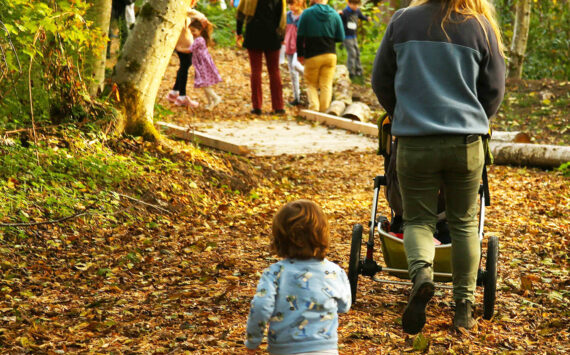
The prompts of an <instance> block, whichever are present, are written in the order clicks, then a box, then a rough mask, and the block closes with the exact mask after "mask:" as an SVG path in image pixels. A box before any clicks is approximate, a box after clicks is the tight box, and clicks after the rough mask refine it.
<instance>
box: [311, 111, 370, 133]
mask: <svg viewBox="0 0 570 355" xmlns="http://www.w3.org/2000/svg"><path fill="white" fill-rule="evenodd" d="M300 115H301V117H304V118H306V119H308V120H311V121H316V122H319V123H323V124H325V125H327V126H332V127H338V128H342V129H346V130H347V131H351V132H356V133H363V134H366V135H369V136H373V137H378V126H376V125H375V124H372V123H365V122H360V121H354V120H351V119H348V118H343V117H337V116H333V115H329V114H326V113H322V112H317V111H312V110H301V113H300Z"/></svg>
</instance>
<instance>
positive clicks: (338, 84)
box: [333, 65, 352, 105]
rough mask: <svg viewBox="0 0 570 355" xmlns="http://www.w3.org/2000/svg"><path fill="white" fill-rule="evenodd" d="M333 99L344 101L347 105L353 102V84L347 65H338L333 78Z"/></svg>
mask: <svg viewBox="0 0 570 355" xmlns="http://www.w3.org/2000/svg"><path fill="white" fill-rule="evenodd" d="M333 100H335V101H342V102H344V103H345V104H346V105H350V104H351V103H352V85H351V82H350V75H349V73H348V68H347V67H346V65H337V66H336V69H335V72H334V79H333Z"/></svg>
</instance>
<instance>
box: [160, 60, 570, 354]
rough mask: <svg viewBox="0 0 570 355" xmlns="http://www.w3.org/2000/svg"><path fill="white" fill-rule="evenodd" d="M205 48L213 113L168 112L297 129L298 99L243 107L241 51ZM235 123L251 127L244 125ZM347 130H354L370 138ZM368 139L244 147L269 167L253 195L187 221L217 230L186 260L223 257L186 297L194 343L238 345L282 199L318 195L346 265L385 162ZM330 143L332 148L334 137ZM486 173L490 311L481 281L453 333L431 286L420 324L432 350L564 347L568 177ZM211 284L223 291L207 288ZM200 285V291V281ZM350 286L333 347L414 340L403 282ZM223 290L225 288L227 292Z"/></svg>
mask: <svg viewBox="0 0 570 355" xmlns="http://www.w3.org/2000/svg"><path fill="white" fill-rule="evenodd" d="M213 55H214V59H215V61H216V64H217V65H218V68H219V69H220V72H221V74H222V77H223V78H224V82H223V83H221V84H219V85H217V86H216V90H217V91H218V92H219V93H220V94H222V96H223V98H224V103H223V104H222V105H220V107H219V108H216V109H215V110H214V112H212V113H209V112H206V111H204V110H201V109H200V108H199V109H197V110H195V111H193V112H184V111H183V110H179V109H178V108H172V110H175V111H177V112H176V113H177V114H176V115H174V117H171V120H172V121H174V122H175V123H179V124H186V125H191V126H196V127H201V129H210V130H212V132H215V131H216V130H218V131H217V132H218V134H222V131H223V132H224V134H226V132H229V133H227V135H228V137H232V135H233V137H237V136H240V137H241V138H239V139H242V140H245V139H246V136H247V137H248V138H247V139H251V138H250V136H249V135H250V134H256V137H257V138H256V139H257V140H258V142H261V141H262V140H263V141H269V143H273V144H274V143H275V142H274V140H275V138H269V133H268V132H270V131H275V132H276V133H277V136H279V135H284V134H285V133H284V132H285V131H290V132H296V128H297V126H294V125H293V124H294V122H293V121H290V119H291V118H292V117H294V116H295V114H296V110H295V109H292V108H290V107H287V108H286V110H287V114H288V116H287V117H288V119H289V120H287V121H286V122H282V121H279V120H276V118H275V117H272V116H269V115H262V116H260V117H257V116H251V115H249V114H248V112H249V110H250V109H251V106H250V98H249V95H250V93H249V84H248V80H249V79H248V78H249V77H248V75H249V66H248V63H247V56H246V54H245V53H244V52H242V51H234V50H228V49H219V50H214V51H213ZM176 65H177V63H176V58H174V59H173V62H171V66H170V67H169V69H168V72H167V75H166V77H165V81H166V83H164V84H163V87H162V95H161V97H163V96H164V95H165V94H166V92H167V90H168V88H169V86H170V85H171V83H173V82H174V81H173V76H174V74H175V70H176ZM285 73H286V71H282V77H283V79H284V86H283V87H284V97H285V100H287V98H290V97H291V92H290V89H289V82H288V78H287V75H286V74H285ZM169 76H170V78H169ZM190 80H191V79H190ZM263 87H264V103H265V106H264V111H265V112H267V111H269V110H270V108H269V107H267V106H268V103H269V102H270V97H269V95H268V87H269V86H268V80H267V77H266V74H265V71H264V74H263ZM190 95H194V96H193V97H194V98H199V97H200V95H201V94H200V93H199V91H196V90H194V89H190ZM363 97H364V99H363V101H365V102H366V103H367V104H369V105H370V106H371V107H372V108H375V109H378V106H377V105H378V104H377V102H374V100H373V95H372V96H371V95H363ZM228 120H231V122H232V123H229V122H228ZM303 122H304V121H300V123H299V126H300V128H301V129H302V130H304V131H305V132H310V130H312V129H313V128H315V127H312V125H311V124H310V123H308V122H304V123H303ZM234 125H235V126H234ZM243 127H257V128H255V129H250V130H251V131H252V132H245V133H244V132H243V131H242V128H243ZM260 127H263V128H260ZM287 127H289V129H287ZM291 127H295V128H291ZM320 128H322V129H324V130H326V134H325V135H324V136H325V137H328V136H332V137H334V138H333V140H336V142H335V144H338V143H339V142H342V141H343V139H341V138H338V139H337V137H335V134H336V131H340V130H328V129H326V128H323V127H320ZM246 133H247V135H246ZM346 134H348V133H346ZM349 135H350V137H353V138H354V139H356V138H355V137H358V138H365V139H368V138H366V137H359V136H358V135H353V134H349ZM293 136H294V134H293ZM316 136H317V135H316V134H311V137H310V138H311V139H310V142H311V144H313V143H314V142H316V141H318V139H316V138H315V137H316ZM321 136H323V135H320V136H319V137H321ZM233 137H232V138H233ZM271 137H275V135H272V136H271ZM370 140H372V139H370ZM291 141H293V138H292V139H291ZM259 144H260V147H258V150H257V154H259V155H264V154H265V151H264V149H265V147H264V146H263V145H262V144H261V143H259ZM366 144H368V143H362V144H361V143H358V144H357V145H358V146H359V149H360V148H362V151H344V152H337V153H316V154H302V155H294V154H291V153H293V150H292V148H288V151H287V153H289V154H284V155H278V156H257V157H255V156H254V157H251V158H250V160H249V161H250V162H251V164H252V165H253V166H254V167H255V169H260V168H263V167H265V168H268V169H269V170H268V171H269V173H265V174H264V177H263V179H261V180H260V183H259V185H258V186H257V187H256V188H255V189H254V190H253V191H251V195H250V198H249V201H248V202H245V201H242V202H239V201H237V202H236V201H233V202H232V201H229V202H227V201H226V202H224V203H223V205H222V207H223V209H222V208H214V209H212V212H211V213H212V215H211V216H210V219H211V220H212V221H209V222H208V223H209V224H210V225H213V224H215V223H217V224H218V225H220V226H221V227H220V228H221V229H220V230H222V232H221V233H220V232H218V231H215V228H212V229H210V228H208V227H207V226H205V227H204V226H202V227H200V226H196V227H195V228H196V230H197V231H199V234H198V235H200V237H198V235H197V236H196V237H195V238H198V239H200V238H203V239H205V240H210V241H211V240H216V243H217V246H216V247H214V250H211V251H208V248H205V249H204V252H196V253H194V254H193V258H192V263H193V265H195V267H197V268H202V270H205V269H206V267H207V265H211V264H212V263H217V265H222V267H218V271H217V272H218V274H217V277H216V278H215V279H209V281H203V282H202V283H200V284H199V286H197V288H195V289H196V290H197V291H196V292H197V294H199V295H200V297H203V298H202V299H200V300H199V301H198V300H197V299H195V303H194V304H195V307H196V309H200V310H201V312H202V313H199V314H198V315H197V316H193V317H190V318H191V320H189V321H192V322H196V324H200V325H201V326H197V327H196V328H195V329H194V331H193V332H192V337H193V339H194V341H193V342H194V344H199V345H194V346H195V348H194V349H196V350H197V352H202V353H209V352H211V351H216V352H219V353H228V354H229V353H240V352H242V350H243V345H240V344H241V342H242V341H243V331H244V323H245V321H246V318H247V313H248V307H249V300H250V298H251V296H252V295H253V294H254V293H255V284H256V282H257V280H258V278H259V273H260V272H261V270H262V269H263V268H264V267H266V266H268V265H269V264H270V263H272V262H275V261H276V260H277V259H275V257H274V256H273V255H272V254H271V253H270V252H269V250H268V244H269V238H268V236H269V235H270V221H271V218H272V216H273V214H274V213H275V211H276V210H277V209H278V208H279V206H280V205H282V204H283V203H284V202H286V201H290V200H293V199H297V198H309V199H312V200H314V201H316V202H317V203H318V204H319V205H321V206H322V207H323V209H324V211H325V213H327V216H328V217H329V222H330V224H331V251H330V253H329V255H328V258H329V259H330V260H332V261H334V262H337V263H338V264H339V265H341V266H342V267H344V268H345V269H346V268H347V266H348V255H349V251H350V230H351V228H352V226H353V225H354V224H355V223H366V221H367V220H368V219H369V217H370V216H369V213H370V204H371V199H372V186H371V179H372V178H373V177H374V176H375V174H378V173H380V172H381V171H382V168H381V166H382V165H383V164H382V158H381V157H378V156H377V155H376V154H375V149H376V147H375V141H374V140H372V144H373V146H367V145H366ZM274 145H275V144H274ZM353 145H354V144H350V146H353ZM327 146H328V149H332V147H331V145H330V144H327ZM262 170H263V169H262ZM489 178H490V189H491V198H492V200H491V202H492V206H491V207H490V208H489V209H488V210H487V218H486V222H485V228H486V232H487V235H497V236H499V243H500V252H499V253H500V254H499V263H498V269H499V281H498V291H497V304H496V308H495V309H496V314H495V316H494V318H493V319H492V320H490V321H485V320H483V319H481V318H480V317H481V312H482V310H481V304H482V292H481V289H480V288H478V290H477V292H476V304H477V307H478V308H477V310H476V316H477V317H478V318H479V319H478V320H479V323H478V326H477V328H475V329H474V330H473V331H471V332H469V333H468V334H460V333H455V332H453V331H452V330H451V317H452V315H453V308H452V302H451V296H450V294H449V292H448V291H442V292H440V291H438V293H437V294H436V297H435V298H434V300H433V302H432V303H430V307H429V309H428V322H427V324H426V328H425V331H424V334H425V336H426V339H427V341H428V343H427V348H425V349H424V350H425V351H427V352H430V353H449V352H455V353H474V352H475V353H496V352H511V351H515V352H519V353H567V352H568V351H570V348H569V346H570V345H569V344H568V339H569V337H570V335H569V332H568V329H570V314H569V313H568V309H569V306H570V301H569V300H570V276H569V272H570V266H569V265H570V263H569V256H568V255H569V251H570V244H569V243H570V239H569V235H570V220H569V219H568V216H569V215H570V199H569V197H568V196H570V182H569V180H568V179H567V178H564V177H562V176H561V175H559V174H555V173H552V172H545V171H542V170H538V169H524V168H517V167H506V166H491V167H490V168H489ZM220 203H221V202H220ZM214 211H216V212H214ZM379 211H380V212H381V213H384V214H386V211H388V206H387V204H386V202H385V200H384V199H383V198H380V200H379ZM208 236H209V237H208ZM483 252H486V245H483ZM375 258H377V259H378V262H380V263H381V262H382V255H381V253H379V252H376V254H375ZM202 273H203V271H202ZM208 285H211V286H210V287H213V289H215V290H219V291H216V292H213V291H211V290H208V289H210V287H208ZM195 287H196V286H195ZM198 287H201V288H203V291H198V290H199V288H198ZM224 290H225V291H224ZM358 292H359V294H358V298H359V301H358V302H357V303H356V304H355V305H354V306H353V308H352V309H351V311H350V312H349V313H348V314H346V315H341V318H340V326H339V344H340V346H341V350H340V351H341V353H342V354H371V353H401V352H408V351H413V348H414V338H413V337H410V336H408V335H406V334H404V333H403V332H402V330H401V325H400V317H401V313H402V310H403V308H404V306H405V303H406V298H407V295H408V292H409V290H408V289H407V288H406V287H404V288H402V287H399V286H393V285H382V286H380V285H378V284H374V283H373V282H371V281H370V280H369V279H367V278H360V279H359V288H358ZM230 293H231V294H232V297H229V296H226V295H228V294H230ZM212 300H215V301H216V302H214V303H212ZM213 314H215V315H216V316H214V317H213V316H212V315H213ZM208 326H210V327H208Z"/></svg>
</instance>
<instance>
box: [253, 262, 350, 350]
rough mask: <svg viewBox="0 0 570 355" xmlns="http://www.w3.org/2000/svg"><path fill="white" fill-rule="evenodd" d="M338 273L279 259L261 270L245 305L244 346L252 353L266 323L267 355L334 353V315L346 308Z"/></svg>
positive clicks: (327, 265)
mask: <svg viewBox="0 0 570 355" xmlns="http://www.w3.org/2000/svg"><path fill="white" fill-rule="evenodd" d="M350 304H351V296H350V284H349V283H348V278H347V276H346V273H345V272H344V270H342V269H341V268H340V267H339V266H338V265H336V264H334V263H332V262H330V261H328V260H326V259H324V260H322V261H321V260H316V259H311V260H294V259H285V260H281V261H279V262H277V263H275V264H273V265H271V266H270V267H269V268H267V269H265V270H264V272H263V275H262V276H261V279H260V280H259V283H258V285H257V293H256V294H255V296H254V297H253V300H252V301H251V310H250V313H249V318H248V320H247V340H246V343H245V345H246V346H247V347H248V348H250V349H255V348H257V347H258V346H259V344H260V343H261V340H262V338H263V333H264V331H265V328H266V326H267V324H269V331H268V335H267V339H268V343H269V346H268V349H267V350H268V351H269V352H270V353H272V354H294V353H298V352H310V351H322V350H334V349H337V348H338V344H337V343H338V335H337V327H338V313H346V312H348V310H349V309H350Z"/></svg>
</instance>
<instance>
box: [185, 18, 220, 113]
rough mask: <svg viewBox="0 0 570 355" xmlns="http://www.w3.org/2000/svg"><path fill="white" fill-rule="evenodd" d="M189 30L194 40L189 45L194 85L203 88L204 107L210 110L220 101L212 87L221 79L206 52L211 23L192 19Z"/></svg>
mask: <svg viewBox="0 0 570 355" xmlns="http://www.w3.org/2000/svg"><path fill="white" fill-rule="evenodd" d="M190 32H192V36H194V42H192V45H191V46H190V51H191V52H192V64H193V65H194V73H195V74H194V87H195V88H202V89H204V93H205V94H206V99H207V100H208V105H207V106H206V109H207V110H211V109H213V108H214V107H215V106H217V105H218V104H219V103H220V102H222V99H221V98H220V97H219V96H218V95H217V94H216V92H215V91H214V89H213V88H212V86H213V85H215V84H217V83H219V82H221V81H222V78H221V77H220V73H219V72H218V68H216V64H214V60H213V59H212V56H211V55H210V53H209V52H208V44H210V34H211V32H212V25H211V24H210V23H209V22H207V21H200V20H193V21H192V23H190Z"/></svg>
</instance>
